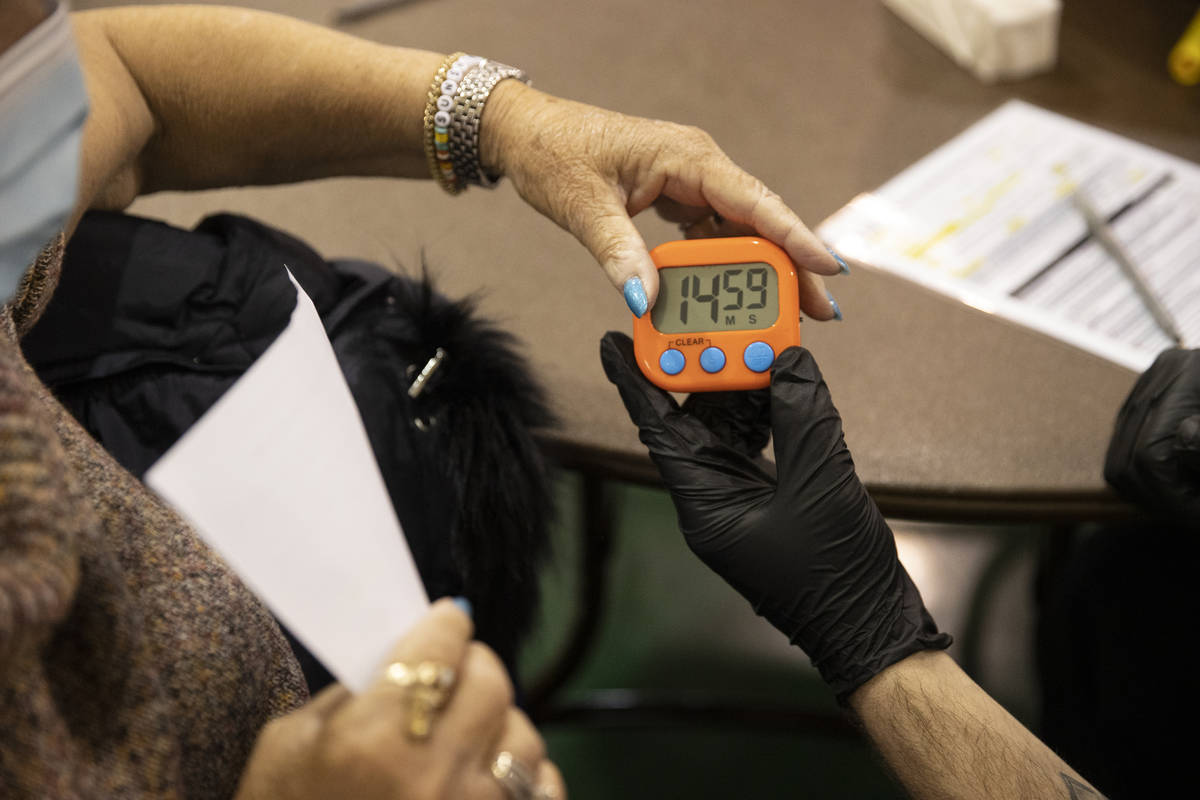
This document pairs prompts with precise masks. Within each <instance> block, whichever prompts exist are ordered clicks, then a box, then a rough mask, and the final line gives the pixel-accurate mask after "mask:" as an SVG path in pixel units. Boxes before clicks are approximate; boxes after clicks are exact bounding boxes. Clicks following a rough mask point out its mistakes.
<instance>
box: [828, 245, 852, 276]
mask: <svg viewBox="0 0 1200 800" xmlns="http://www.w3.org/2000/svg"><path fill="white" fill-rule="evenodd" d="M825 249H826V250H828V251H829V255H831V256H833V260H834V261H836V262H837V264H838V266H839V267H841V268H842V274H843V275H849V274H850V265H849V264H847V263H846V260H845V259H844V258H842V257H841V256H839V255H838V254H837V252H836V251H834V249H833V248H832V247H826V248H825Z"/></svg>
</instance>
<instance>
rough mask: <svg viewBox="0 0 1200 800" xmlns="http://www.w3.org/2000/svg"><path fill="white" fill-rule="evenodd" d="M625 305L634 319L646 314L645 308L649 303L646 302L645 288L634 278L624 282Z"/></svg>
mask: <svg viewBox="0 0 1200 800" xmlns="http://www.w3.org/2000/svg"><path fill="white" fill-rule="evenodd" d="M624 291H625V303H626V304H627V305H628V306H629V310H630V311H632V312H633V315H634V316H635V317H638V318H640V317H641V316H642V314H645V313H646V307H647V306H648V305H649V303H648V302H647V301H646V287H645V286H642V279H641V278H639V277H637V276H634V277H632V278H630V279H629V280H627V281H625V289H624Z"/></svg>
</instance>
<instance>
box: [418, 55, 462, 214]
mask: <svg viewBox="0 0 1200 800" xmlns="http://www.w3.org/2000/svg"><path fill="white" fill-rule="evenodd" d="M465 55H466V53H461V52H460V53H452V54H450V55H448V56H446V58H445V60H444V61H442V63H441V66H439V67H438V69H437V72H435V73H434V75H433V82H432V83H430V85H429V93H428V94H427V95H426V97H425V159H426V161H428V163H429V172H430V174H431V175H433V179H434V180H436V181H437V182H438V185H440V186H441V187H442V188H443V189H445V190H446V191H447V192H449V193H450V194H458V193H459V192H461V191H462V190H463V189H464V188H466V187H465V186H463V184H462V183H461V182H460V181H459V180H458V178H457V177H456V176H455V174H454V166H453V164H452V163H451V162H450V160H449V157H450V151H449V131H448V128H449V126H441V125H435V124H434V117H436V116H437V113H438V107H437V102H438V98H439V97H441V95H442V84H443V83H444V82H445V81H446V73H447V72H449V71H450V68H451V67H452V66H453V65H454V63H455V62H456V61H458V60H459V59H460V58H462V57H464V56H465ZM439 128H441V129H442V130H440V131H439V130H438V129H439ZM439 139H441V140H442V141H438V140H439ZM439 144H442V145H445V147H443V148H439V147H438V145H439ZM439 152H442V153H444V154H445V155H444V157H442V158H439V156H438V153H439Z"/></svg>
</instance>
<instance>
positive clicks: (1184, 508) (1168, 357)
mask: <svg viewBox="0 0 1200 800" xmlns="http://www.w3.org/2000/svg"><path fill="white" fill-rule="evenodd" d="M1104 478H1105V480H1107V481H1108V482H1109V483H1110V484H1112V487H1113V488H1114V489H1116V490H1117V491H1118V492H1119V493H1120V494H1121V496H1123V497H1124V498H1125V499H1126V500H1129V501H1130V502H1131V503H1134V504H1136V505H1138V506H1140V507H1141V508H1142V509H1144V510H1145V511H1147V512H1149V513H1151V514H1154V515H1156V516H1160V517H1167V518H1170V519H1171V520H1172V521H1174V522H1179V523H1183V524H1184V525H1186V526H1188V527H1191V528H1200V350H1180V349H1173V350H1166V351H1164V352H1163V353H1161V354H1160V355H1159V356H1158V358H1157V359H1155V361H1154V364H1152V365H1151V366H1150V369H1148V370H1146V371H1145V372H1144V373H1142V376H1141V377H1140V378H1138V381H1137V383H1136V384H1135V385H1134V387H1133V390H1132V391H1130V393H1129V397H1127V398H1126V399H1125V403H1124V405H1122V406H1121V411H1120V413H1119V414H1117V425H1116V429H1115V430H1114V431H1113V437H1112V441H1110V442H1109V444H1108V455H1107V456H1106V457H1105V459H1104Z"/></svg>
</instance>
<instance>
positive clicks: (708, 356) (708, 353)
mask: <svg viewBox="0 0 1200 800" xmlns="http://www.w3.org/2000/svg"><path fill="white" fill-rule="evenodd" d="M700 366H701V367H703V368H704V371H705V372H720V371H721V370H723V369H725V351H724V350H722V349H721V348H719V347H706V348H704V352H702V353H701V354H700Z"/></svg>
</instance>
